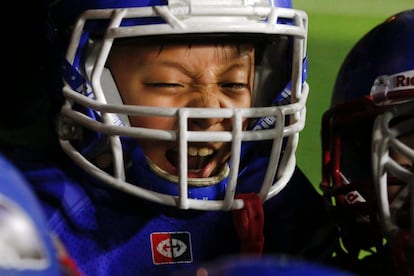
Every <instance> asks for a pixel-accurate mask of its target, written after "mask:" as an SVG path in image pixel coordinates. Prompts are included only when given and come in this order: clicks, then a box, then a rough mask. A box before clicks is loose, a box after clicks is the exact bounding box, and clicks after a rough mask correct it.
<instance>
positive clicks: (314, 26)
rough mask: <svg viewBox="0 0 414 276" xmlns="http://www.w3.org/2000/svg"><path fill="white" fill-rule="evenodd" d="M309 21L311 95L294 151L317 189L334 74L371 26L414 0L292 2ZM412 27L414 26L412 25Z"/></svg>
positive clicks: (408, 7)
mask: <svg viewBox="0 0 414 276" xmlns="http://www.w3.org/2000/svg"><path fill="white" fill-rule="evenodd" d="M292 2H293V7H294V8H296V9H301V10H304V11H306V12H307V14H308V18H309V30H308V31H309V34H308V56H309V75H308V83H309V85H310V94H309V98H308V103H307V118H306V125H305V129H304V130H303V131H302V132H301V134H300V135H301V136H300V140H299V146H298V151H297V162H298V165H299V167H300V168H301V169H302V170H303V171H304V172H305V174H306V175H307V176H308V177H309V179H310V180H311V182H312V183H313V184H314V186H315V187H316V188H318V189H319V187H318V186H319V183H320V180H321V162H322V153H321V142H320V125H321V119H322V114H323V112H324V111H325V110H327V109H328V108H329V106H330V100H331V94H332V89H333V86H334V83H335V79H336V74H337V73H338V71H339V67H340V66H341V64H342V62H343V60H344V59H345V56H346V55H347V53H348V52H349V51H350V50H351V48H352V47H353V45H354V44H355V43H356V42H357V41H358V40H359V39H360V38H362V36H363V35H364V34H365V33H367V32H368V31H369V30H371V29H372V28H373V27H374V26H376V25H378V24H379V23H381V22H382V21H384V20H385V19H386V18H387V17H388V16H391V15H393V14H395V13H397V12H400V11H403V10H406V9H410V8H411V9H412V8H414V1H413V0H392V1H391V0H382V1H381V0H347V1H338V0H337V1H333V0H293V1H292ZM413 28H414V26H413Z"/></svg>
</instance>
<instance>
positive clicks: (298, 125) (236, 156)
mask: <svg viewBox="0 0 414 276" xmlns="http://www.w3.org/2000/svg"><path fill="white" fill-rule="evenodd" d="M178 2H180V3H185V2H188V1H178ZM193 2H195V1H192V4H193ZM236 2H239V1H236ZM220 3H221V2H220ZM218 11H220V12H221V13H220V14H219V15H217V12H218ZM229 16H230V17H231V20H229V19H228V17H229ZM139 17H162V18H163V19H164V20H165V21H166V22H168V24H156V25H145V26H126V27H123V26H122V27H121V24H122V22H123V20H124V19H127V18H139ZM279 17H281V18H287V19H290V20H292V22H293V24H292V25H286V24H283V25H282V24H275V22H277V21H278V18H279ZM107 18H111V23H110V25H109V28H108V30H107V32H106V33H105V36H104V38H103V40H102V41H103V43H102V46H101V49H100V51H99V54H98V57H97V59H96V62H95V66H94V68H93V69H92V72H91V83H90V84H87V85H86V86H88V85H90V86H91V87H92V88H93V89H92V91H93V93H94V94H93V96H92V97H90V96H89V95H82V94H81V93H79V91H75V90H76V87H73V86H72V87H70V86H71V85H70V81H68V80H69V79H67V80H66V85H65V87H64V89H63V93H64V95H65V97H66V99H67V102H66V103H65V105H64V106H63V108H62V111H61V113H62V115H64V116H65V117H67V118H69V119H70V120H73V121H74V122H76V124H79V125H82V126H85V127H86V128H89V129H92V130H95V131H97V132H100V133H104V134H107V135H109V136H110V144H111V150H112V154H113V158H114V165H115V167H114V177H113V176H111V175H109V174H107V173H106V172H104V171H102V170H100V169H99V168H97V167H96V166H95V165H93V164H92V163H90V162H89V161H88V160H87V159H86V158H85V157H83V156H82V155H81V154H80V153H79V152H77V150H76V149H75V148H74V147H73V146H72V145H71V143H70V142H69V141H67V140H65V139H62V140H61V144H62V147H63V149H64V150H65V151H66V152H67V153H68V154H69V155H70V156H71V157H72V158H73V159H74V160H75V161H76V162H77V163H78V164H79V165H80V166H82V167H83V168H84V169H85V170H86V171H87V172H89V173H90V174H92V175H94V176H96V177H97V178H99V179H101V180H102V181H104V182H107V183H108V184H109V185H111V186H114V187H116V188H118V189H120V190H123V191H125V192H128V193H132V194H134V195H138V196H139V197H143V198H145V199H148V200H150V201H154V202H157V203H161V204H166V205H171V206H177V207H179V208H182V209H189V208H192V209H205V210H219V209H225V210H228V209H239V208H242V206H243V201H242V200H234V195H235V191H236V184H237V175H238V165H239V161H240V145H241V142H242V141H255V140H273V147H272V153H271V158H270V161H269V165H268V170H267V172H266V176H265V180H264V183H263V185H262V187H261V190H260V192H259V196H260V198H261V199H262V200H263V201H265V200H266V199H269V198H271V197H273V196H274V195H276V194H277V193H278V192H279V191H280V190H282V189H283V187H284V186H285V185H286V184H287V182H288V181H289V179H290V177H291V175H292V174H293V171H294V167H295V156H294V153H295V151H296V147H297V142H298V132H299V131H301V130H302V129H303V126H304V116H305V108H304V106H305V102H306V98H307V94H308V86H307V84H306V83H305V82H303V80H302V73H303V72H302V71H303V68H302V61H303V60H304V56H305V51H306V33H307V17H306V14H304V13H303V12H301V11H296V10H292V9H283V8H274V7H269V6H263V5H262V6H259V7H256V6H248V5H244V4H240V5H229V6H228V7H224V8H222V7H219V8H217V7H214V5H211V4H207V5H202V4H200V5H193V6H191V8H188V7H187V8H185V7H182V6H180V5H178V6H173V8H171V7H170V8H168V7H167V6H160V7H152V8H151V7H145V8H130V9H116V10H113V9H105V10H89V11H86V12H85V13H84V14H83V15H82V16H81V17H80V19H79V20H78V22H77V24H76V26H75V28H74V31H73V35H72V40H71V43H70V45H69V48H68V52H67V56H66V58H67V60H68V61H69V63H71V64H72V66H73V67H75V68H77V67H78V65H76V64H75V63H76V56H77V54H78V52H77V51H78V48H79V47H78V46H79V45H80V41H81V40H82V34H83V33H84V28H85V25H86V23H87V22H88V20H96V19H107ZM211 20H214V22H215V23H217V26H216V28H215V30H214V32H218V33H234V30H235V29H237V30H238V31H240V32H241V33H257V34H269V35H278V34H283V35H292V36H293V37H294V41H293V47H294V48H293V60H292V91H291V102H292V104H289V105H285V106H273V107H264V108H248V109H209V108H202V109H200V108H162V109H160V108H153V107H143V106H140V107H137V106H126V105H112V104H107V101H106V98H105V95H104V93H103V88H102V87H101V83H100V77H101V74H102V71H103V69H104V65H105V61H106V59H107V57H108V54H109V52H110V49H111V47H112V43H113V40H114V39H115V38H123V37H133V36H147V35H164V34H185V33H189V34H190V33H191V34H195V33H211V29H210V26H209V24H206V22H207V21H208V22H211ZM220 22H222V23H223V24H219V23H220ZM83 93H84V92H83ZM86 94H88V93H86ZM73 103H78V104H80V105H82V106H85V107H87V108H91V109H93V110H96V111H97V112H99V113H100V115H101V116H102V120H103V123H100V122H97V121H95V120H93V119H91V118H89V117H87V116H86V115H84V114H82V113H80V112H76V111H74V110H73V109H72V104H73ZM114 113H115V114H116V113H119V114H126V115H152V116H171V117H177V120H178V121H179V122H180V127H179V129H178V132H176V131H167V130H157V129H144V128H138V127H125V126H122V125H119V124H117V123H114V120H113V116H112V115H113V114H114ZM207 117H223V118H232V120H233V129H232V132H195V131H188V129H187V120H188V119H189V118H207ZM261 117H273V118H275V120H276V121H277V124H276V127H275V128H271V129H263V130H255V131H242V124H241V122H242V119H243V118H261ZM286 117H288V118H289V125H287V126H285V118H286ZM119 136H129V137H135V138H154V139H158V140H166V141H177V139H178V140H179V154H180V159H181V161H180V171H179V185H180V189H179V191H180V195H179V197H178V198H177V197H172V196H169V195H164V194H160V193H157V192H153V191H149V190H146V189H143V188H140V187H138V186H135V185H132V184H130V183H127V182H125V168H124V164H123V159H124V158H123V153H122V145H121V142H120V139H119ZM282 137H289V138H288V141H287V144H286V147H285V148H284V154H283V157H282V160H279V156H280V155H281V154H280V152H281V150H282V140H283V139H282ZM189 141H223V142H232V153H231V157H230V162H231V164H232V167H231V170H230V177H229V183H228V186H227V188H226V195H225V198H224V201H222V200H208V201H206V200H197V199H191V198H188V194H187V191H188V190H187V189H188V187H187V180H188V179H187V143H188V142H189ZM278 166H279V169H278V175H277V176H275V172H276V169H275V168H277V167H278ZM282 172H283V173H282Z"/></svg>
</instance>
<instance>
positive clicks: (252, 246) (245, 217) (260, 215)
mask: <svg viewBox="0 0 414 276" xmlns="http://www.w3.org/2000/svg"><path fill="white" fill-rule="evenodd" d="M235 198H236V199H243V202H244V205H243V208H242V209H238V210H233V211H232V212H233V224H234V227H235V228H236V232H237V234H238V236H239V238H240V242H241V247H240V253H242V254H251V255H254V256H258V257H259V256H261V255H262V252H263V245H264V235H263V226H264V212H263V204H262V201H261V200H260V198H259V196H258V195H257V194H256V193H247V194H237V195H236V197H235Z"/></svg>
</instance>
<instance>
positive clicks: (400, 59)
mask: <svg viewBox="0 0 414 276" xmlns="http://www.w3.org/2000/svg"><path fill="white" fill-rule="evenodd" d="M413 26H414V10H407V11H403V12H401V13H398V14H395V15H393V16H391V17H389V18H387V19H386V20H385V21H384V22H383V23H381V24H379V25H378V26H376V27H375V28H373V29H372V30H371V31H370V32H368V33H367V34H366V35H365V36H364V37H363V38H362V39H361V40H360V41H358V42H357V43H356V45H355V46H354V47H353V48H352V49H351V51H350V52H349V54H348V55H347V57H346V58H345V60H344V62H343V64H342V66H341V68H340V71H339V73H338V76H337V79H336V83H335V87H334V92H333V96H332V105H331V108H330V109H329V110H328V111H326V112H325V114H324V116H323V119H322V120H323V121H322V147H323V172H322V173H323V179H322V183H321V188H322V189H323V191H324V195H325V196H326V197H328V198H329V199H330V200H331V202H332V203H333V205H334V210H335V216H336V217H337V218H338V221H339V226H340V228H341V232H342V238H343V242H344V246H345V248H346V249H347V250H348V251H349V253H350V254H355V255H356V256H358V253H359V251H360V250H361V249H363V250H370V248H371V247H377V248H379V247H381V246H382V245H383V238H384V237H385V238H386V239H387V240H388V241H389V244H390V245H391V247H392V250H393V256H394V258H395V259H396V262H395V263H396V266H395V267H396V268H397V269H401V271H405V272H407V271H411V273H414V265H413V262H412V260H413V259H412V256H410V255H409V254H410V253H409V252H410V251H411V254H412V250H413V249H414V205H413V203H414V51H413V49H414V28H413ZM381 229H382V231H381ZM402 275H408V274H404V273H403V274H402Z"/></svg>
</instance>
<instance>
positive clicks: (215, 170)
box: [147, 145, 229, 187]
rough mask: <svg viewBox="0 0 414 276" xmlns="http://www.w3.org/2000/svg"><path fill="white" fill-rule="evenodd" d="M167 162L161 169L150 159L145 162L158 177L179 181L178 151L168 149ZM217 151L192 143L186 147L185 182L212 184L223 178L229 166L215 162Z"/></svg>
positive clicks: (195, 184)
mask: <svg viewBox="0 0 414 276" xmlns="http://www.w3.org/2000/svg"><path fill="white" fill-rule="evenodd" d="M165 156H166V159H167V163H168V164H166V166H165V167H164V168H163V169H162V168H160V167H159V166H157V165H155V164H154V163H153V162H152V161H151V159H149V158H147V162H148V164H149V166H150V168H151V170H152V171H153V172H154V173H156V174H157V175H159V176H160V177H162V178H164V179H166V180H168V181H171V182H174V183H178V182H179V177H178V171H179V167H180V162H179V152H178V151H177V150H176V149H168V150H167V151H166V153H165ZM219 156H220V154H219V151H218V150H216V149H214V148H213V147H207V146H205V145H204V146H201V145H200V146H195V145H192V146H190V147H188V149H187V177H188V178H187V183H188V185H191V186H198V187H201V186H209V185H214V184H217V183H219V182H220V181H222V180H223V179H225V178H226V177H227V176H228V174H229V166H228V164H227V163H226V162H224V163H223V164H221V163H217V162H219V161H217V160H216V159H217V158H218V157H219Z"/></svg>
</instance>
